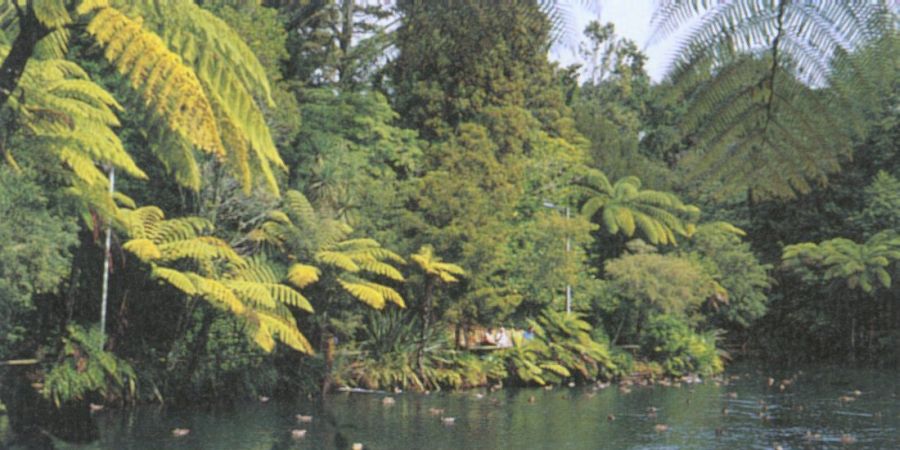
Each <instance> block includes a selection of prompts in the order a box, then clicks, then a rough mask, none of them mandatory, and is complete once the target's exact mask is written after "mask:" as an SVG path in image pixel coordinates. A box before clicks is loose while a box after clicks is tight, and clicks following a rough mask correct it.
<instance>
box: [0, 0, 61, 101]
mask: <svg viewBox="0 0 900 450" xmlns="http://www.w3.org/2000/svg"><path fill="white" fill-rule="evenodd" d="M14 3H15V2H14ZM50 31H51V30H50V29H49V28H47V27H45V26H44V25H43V24H42V23H41V22H40V21H39V20H38V19H37V17H36V16H35V15H34V10H33V9H32V8H31V6H30V4H29V6H28V7H26V8H25V10H24V11H22V12H21V14H20V15H19V34H18V36H16V39H15V40H14V41H13V43H12V48H10V50H9V54H8V55H7V56H6V59H5V60H3V64H2V65H0V108H2V107H3V106H4V105H6V102H7V101H8V100H9V96H10V95H12V93H13V91H15V90H16V88H17V87H19V81H20V80H21V78H22V73H24V72H25V66H26V64H28V60H29V59H31V56H32V55H33V54H34V48H35V46H36V45H37V43H38V42H39V41H40V40H41V39H43V38H44V37H45V36H47V35H48V34H50Z"/></svg>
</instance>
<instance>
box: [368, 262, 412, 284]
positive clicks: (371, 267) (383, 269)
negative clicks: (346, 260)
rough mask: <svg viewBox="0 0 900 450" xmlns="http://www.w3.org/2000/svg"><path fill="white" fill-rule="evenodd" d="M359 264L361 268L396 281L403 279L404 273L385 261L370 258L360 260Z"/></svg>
mask: <svg viewBox="0 0 900 450" xmlns="http://www.w3.org/2000/svg"><path fill="white" fill-rule="evenodd" d="M358 265H359V267H360V269H362V270H364V271H366V272H369V273H374V274H376V275H381V276H383V277H387V278H390V279H392V280H395V281H403V274H402V273H400V271H399V270H397V268H395V267H394V266H392V265H390V264H387V263H383V262H381V261H375V260H369V261H360V262H359V263H358Z"/></svg>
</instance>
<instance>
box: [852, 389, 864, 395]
mask: <svg viewBox="0 0 900 450" xmlns="http://www.w3.org/2000/svg"><path fill="white" fill-rule="evenodd" d="M852 394H853V396H854V397H859V396H860V395H862V391H860V390H859V389H856V390H854V391H853V392H852Z"/></svg>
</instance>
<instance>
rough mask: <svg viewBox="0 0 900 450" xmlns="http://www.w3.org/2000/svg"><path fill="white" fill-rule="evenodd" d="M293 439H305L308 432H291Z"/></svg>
mask: <svg viewBox="0 0 900 450" xmlns="http://www.w3.org/2000/svg"><path fill="white" fill-rule="evenodd" d="M291 437H292V438H294V439H303V438H305V437H306V430H299V429H298V430H291Z"/></svg>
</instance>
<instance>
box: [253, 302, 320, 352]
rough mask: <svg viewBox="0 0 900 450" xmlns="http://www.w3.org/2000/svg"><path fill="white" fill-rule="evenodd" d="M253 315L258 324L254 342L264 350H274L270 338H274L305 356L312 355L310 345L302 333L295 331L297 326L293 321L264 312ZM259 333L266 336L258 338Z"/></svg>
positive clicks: (273, 344) (273, 343)
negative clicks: (305, 354)
mask: <svg viewBox="0 0 900 450" xmlns="http://www.w3.org/2000/svg"><path fill="white" fill-rule="evenodd" d="M254 315H255V316H256V317H255V319H256V320H257V322H258V324H259V325H258V327H259V329H258V330H257V332H256V333H257V334H256V336H255V337H254V340H255V341H256V342H257V343H258V344H260V345H261V346H262V347H263V349H264V350H266V351H272V349H274V347H275V342H274V340H272V338H273V337H275V338H277V339H278V340H279V341H281V342H283V343H284V344H286V345H287V346H289V347H291V348H293V349H294V350H297V351H299V352H303V353H307V354H313V353H314V351H313V348H312V345H310V343H309V341H308V340H307V339H306V336H303V333H301V332H300V330H298V329H297V325H296V323H294V322H293V320H290V321H289V320H287V319H284V318H282V317H278V316H275V315H272V314H268V313H265V312H256V313H255V314H254ZM260 332H262V333H264V334H265V335H266V336H259V333H260Z"/></svg>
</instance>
